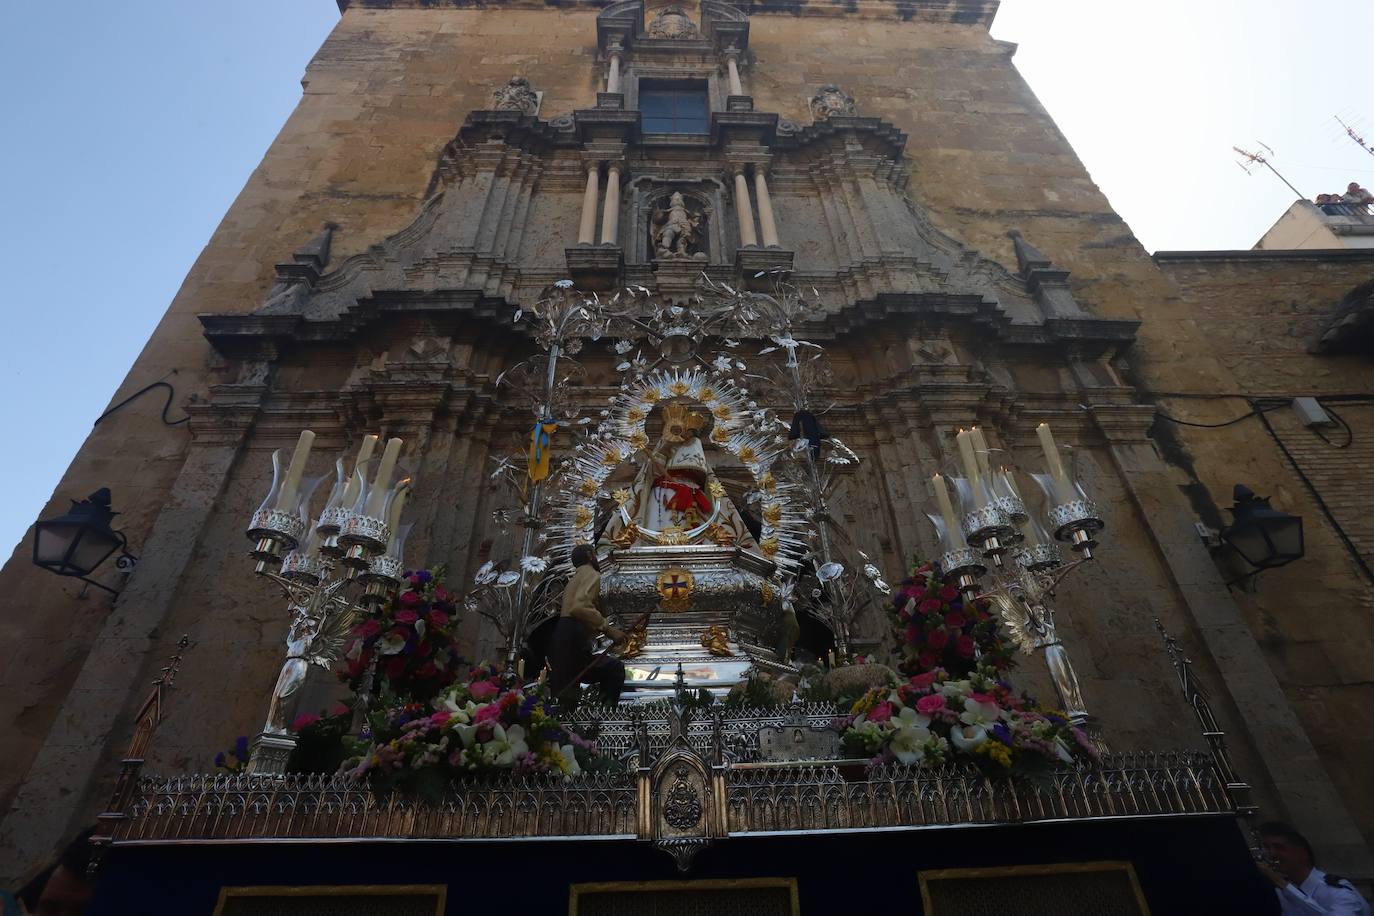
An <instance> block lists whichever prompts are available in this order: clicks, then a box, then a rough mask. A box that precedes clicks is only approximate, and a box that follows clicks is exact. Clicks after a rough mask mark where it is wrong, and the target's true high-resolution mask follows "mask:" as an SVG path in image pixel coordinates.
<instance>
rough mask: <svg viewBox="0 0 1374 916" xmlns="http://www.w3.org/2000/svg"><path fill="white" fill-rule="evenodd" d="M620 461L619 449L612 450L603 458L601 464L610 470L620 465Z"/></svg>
mask: <svg viewBox="0 0 1374 916" xmlns="http://www.w3.org/2000/svg"><path fill="white" fill-rule="evenodd" d="M620 460H621V459H620V451H619V450H618V449H612V450H611V451H608V452H607V453H606V454H604V455H602V456H601V463H602V464H604V465H605V466H606V467H608V468H613V467H615V466H616V465H618V464H620Z"/></svg>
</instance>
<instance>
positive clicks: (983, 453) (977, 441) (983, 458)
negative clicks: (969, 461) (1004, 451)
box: [968, 426, 992, 483]
mask: <svg viewBox="0 0 1374 916" xmlns="http://www.w3.org/2000/svg"><path fill="white" fill-rule="evenodd" d="M968 432H969V436H970V437H971V438H972V439H973V454H974V455H975V456H976V457H977V459H978V473H979V474H981V475H982V476H983V477H987V478H989V483H991V477H992V465H991V464H989V463H988V440H986V439H984V438H983V431H982V430H981V429H979V428H978V427H976V426H975V427H973V428H972V429H970V430H969V431H968Z"/></svg>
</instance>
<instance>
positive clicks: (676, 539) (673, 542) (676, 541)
mask: <svg viewBox="0 0 1374 916" xmlns="http://www.w3.org/2000/svg"><path fill="white" fill-rule="evenodd" d="M658 542H659V543H660V544H663V545H664V546H667V547H676V546H679V545H681V544H686V543H687V532H686V531H683V530H682V528H681V526H679V525H669V526H668V527H667V528H664V529H663V530H662V531H660V532H659V533H658Z"/></svg>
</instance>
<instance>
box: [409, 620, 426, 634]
mask: <svg viewBox="0 0 1374 916" xmlns="http://www.w3.org/2000/svg"><path fill="white" fill-rule="evenodd" d="M412 626H414V627H415V638H416V639H424V638H425V619H424V618H423V617H421V618H419V619H418V620H416V621H415V623H414V624H412Z"/></svg>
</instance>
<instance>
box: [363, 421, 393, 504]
mask: <svg viewBox="0 0 1374 916" xmlns="http://www.w3.org/2000/svg"><path fill="white" fill-rule="evenodd" d="M400 457H401V440H400V439H388V440H387V442H386V450H385V451H384V452H382V463H381V465H380V466H379V467H378V468H377V476H376V477H375V478H373V480H372V492H371V493H369V494H367V505H366V506H364V508H363V515H365V516H367V517H368V518H380V517H381V514H382V509H383V508H384V507H385V506H386V494H387V492H388V491H390V489H391V475H392V474H394V473H395V472H396V461H397V459H399V458H400Z"/></svg>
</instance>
